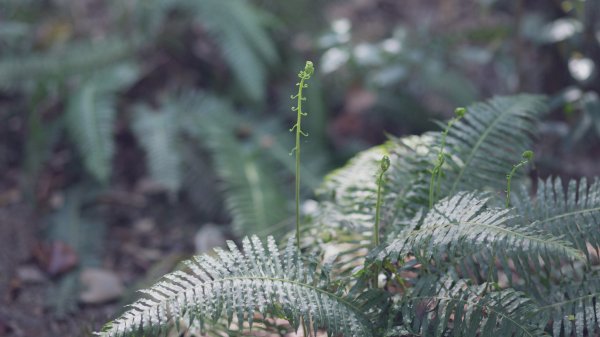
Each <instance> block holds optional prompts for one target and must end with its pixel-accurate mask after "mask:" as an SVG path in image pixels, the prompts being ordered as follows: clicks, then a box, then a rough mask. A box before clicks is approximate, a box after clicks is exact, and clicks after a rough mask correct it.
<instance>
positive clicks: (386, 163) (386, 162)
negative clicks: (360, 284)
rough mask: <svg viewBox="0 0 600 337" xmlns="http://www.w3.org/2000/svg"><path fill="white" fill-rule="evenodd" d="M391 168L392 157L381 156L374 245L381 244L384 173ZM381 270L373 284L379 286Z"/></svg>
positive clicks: (377, 271) (376, 270)
mask: <svg viewBox="0 0 600 337" xmlns="http://www.w3.org/2000/svg"><path fill="white" fill-rule="evenodd" d="M389 168H390V158H389V157H388V156H383V158H381V167H380V171H379V174H378V176H377V202H376V203H375V227H374V228H373V247H377V246H379V237H380V233H379V222H380V221H381V204H382V195H383V183H384V179H383V175H384V174H385V172H386V171H387V170H388V169H389ZM378 277H379V270H378V269H375V276H374V277H373V283H374V284H373V286H374V287H377V283H378V281H379V279H378Z"/></svg>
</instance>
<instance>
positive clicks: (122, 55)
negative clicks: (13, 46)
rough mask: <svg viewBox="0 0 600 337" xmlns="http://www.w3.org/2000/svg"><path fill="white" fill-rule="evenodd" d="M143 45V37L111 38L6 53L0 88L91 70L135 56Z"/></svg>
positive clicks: (1, 67) (0, 63)
mask: <svg viewBox="0 0 600 337" xmlns="http://www.w3.org/2000/svg"><path fill="white" fill-rule="evenodd" d="M140 45H141V40H140V39H132V40H123V39H121V38H116V37H112V38H107V39H104V40H101V41H94V42H90V41H82V42H74V43H70V44H67V45H66V46H63V47H61V48H57V49H54V50H50V51H48V52H43V53H32V54H28V55H26V56H16V55H11V56H5V57H4V58H3V59H2V60H0V87H6V88H13V87H20V86H22V85H24V84H26V83H29V82H30V81H32V80H44V79H63V78H65V77H66V76H70V75H75V74H82V73H91V72H94V71H97V70H98V69H99V68H101V67H103V66H107V65H111V64H114V63H115V62H118V61H121V60H123V59H126V58H128V57H131V56H133V55H134V53H135V52H136V51H137V50H138V49H139V47H140Z"/></svg>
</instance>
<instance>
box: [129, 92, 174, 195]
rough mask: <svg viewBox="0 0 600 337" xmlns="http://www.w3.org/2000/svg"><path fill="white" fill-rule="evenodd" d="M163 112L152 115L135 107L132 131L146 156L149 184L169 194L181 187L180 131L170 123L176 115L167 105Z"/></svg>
mask: <svg viewBox="0 0 600 337" xmlns="http://www.w3.org/2000/svg"><path fill="white" fill-rule="evenodd" d="M163 107H164V109H162V111H152V110H151V109H150V108H149V107H148V106H144V105H140V106H137V107H136V113H135V114H134V121H133V131H134V132H135V134H136V136H137V139H138V141H139V142H140V144H141V145H142V147H143V148H144V150H145V152H146V162H147V164H148V167H149V173H150V177H151V178H152V180H154V181H155V182H157V183H159V184H160V185H162V186H163V187H165V188H166V189H168V190H169V191H171V192H177V191H178V190H179V188H180V187H181V182H182V175H181V160H182V159H181V154H180V152H179V146H178V137H179V134H178V132H179V130H178V126H177V124H176V123H174V122H173V121H174V120H175V118H176V111H175V110H173V106H172V105H169V104H166V105H164V106H163Z"/></svg>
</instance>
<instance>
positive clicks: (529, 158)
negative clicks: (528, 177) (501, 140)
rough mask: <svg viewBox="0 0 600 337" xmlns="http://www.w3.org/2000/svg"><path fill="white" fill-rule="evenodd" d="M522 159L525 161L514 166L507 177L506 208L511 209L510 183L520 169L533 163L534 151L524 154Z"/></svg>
mask: <svg viewBox="0 0 600 337" xmlns="http://www.w3.org/2000/svg"><path fill="white" fill-rule="evenodd" d="M521 158H523V160H521V161H520V162H519V163H518V164H516V165H513V167H512V170H510V173H508V174H507V175H506V208H509V207H510V183H511V180H512V177H513V176H514V175H515V173H516V172H517V170H518V169H520V168H521V167H523V166H525V165H527V163H530V162H533V151H530V150H527V151H525V152H523V154H522V155H521Z"/></svg>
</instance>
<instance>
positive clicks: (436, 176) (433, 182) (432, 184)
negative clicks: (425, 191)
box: [429, 108, 467, 208]
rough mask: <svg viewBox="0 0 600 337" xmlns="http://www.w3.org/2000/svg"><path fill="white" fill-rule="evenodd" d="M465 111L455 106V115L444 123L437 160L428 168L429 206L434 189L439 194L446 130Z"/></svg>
mask: <svg viewBox="0 0 600 337" xmlns="http://www.w3.org/2000/svg"><path fill="white" fill-rule="evenodd" d="M466 113H467V109H465V108H456V110H454V115H455V116H454V117H453V118H452V119H451V120H450V121H448V125H446V128H445V129H444V131H443V132H442V141H441V144H440V149H439V151H438V155H437V161H436V163H435V166H434V167H433V169H431V170H430V172H431V178H430V180H429V208H432V207H433V204H434V202H435V197H436V196H435V192H436V190H438V194H439V189H440V179H441V177H442V166H444V162H445V161H446V154H445V153H444V148H445V147H446V137H447V136H448V132H449V131H450V128H452V125H454V124H455V123H456V122H458V121H459V120H460V119H461V118H463V117H464V116H465V114H466ZM436 186H437V187H436Z"/></svg>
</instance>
